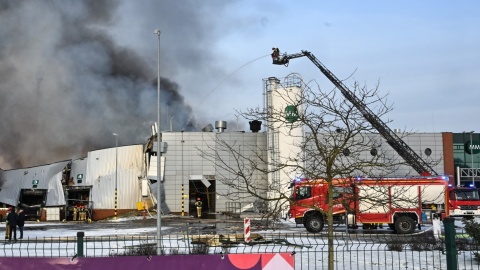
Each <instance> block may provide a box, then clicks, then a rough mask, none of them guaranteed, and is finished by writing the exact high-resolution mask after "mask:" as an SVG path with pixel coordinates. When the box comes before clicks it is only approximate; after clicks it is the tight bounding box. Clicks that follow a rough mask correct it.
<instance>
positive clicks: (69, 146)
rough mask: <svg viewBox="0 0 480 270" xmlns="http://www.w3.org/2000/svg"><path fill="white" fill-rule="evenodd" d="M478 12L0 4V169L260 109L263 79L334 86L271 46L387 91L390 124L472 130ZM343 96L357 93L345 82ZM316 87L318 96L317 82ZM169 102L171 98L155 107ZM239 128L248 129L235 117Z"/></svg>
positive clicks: (382, 5) (277, 4)
mask: <svg viewBox="0 0 480 270" xmlns="http://www.w3.org/2000/svg"><path fill="white" fill-rule="evenodd" d="M479 10H480V3H477V2H473V1H469V2H466V1H463V2H452V1H433V0H432V1H421V2H413V1H412V2H404V1H402V2H400V1H396V2H391V1H389V2H382V1H318V0H315V1H314V0H307V1H254V0H245V1H223V0H216V1H193V0H190V1H173V0H164V1H154V0H150V1H146V0H143V1H126V0H125V1H111V0H110V1H72V2H67V1H60V0H43V1H33V0H31V1H28V0H27V1H14V0H10V1H8V0H7V1H3V2H2V3H1V4H0V23H1V25H2V28H1V29H0V80H1V82H2V83H1V84H0V98H1V100H2V106H1V108H0V112H1V113H2V116H3V117H2V120H1V123H0V128H1V129H2V132H1V133H0V134H1V135H0V168H3V169H8V168H18V167H22V166H23V167H24V166H33V165H38V164H43V163H48V162H54V161H58V160H62V159H70V158H77V157H82V156H84V155H85V154H86V151H88V150H92V149H99V148H105V147H112V146H114V144H115V138H114V136H113V135H111V134H112V133H113V132H115V133H118V134H119V144H121V145H125V144H134V143H144V142H145V140H146V138H147V137H148V136H149V135H150V128H149V127H150V125H151V124H152V123H153V122H154V121H156V86H155V78H156V74H157V51H156V50H157V44H158V43H157V37H156V35H154V33H153V31H154V30H155V29H157V28H159V29H161V31H162V34H161V43H160V44H161V60H160V62H161V77H162V107H163V108H164V109H163V110H164V111H162V119H163V120H162V129H163V130H165V129H170V120H171V121H172V126H173V129H174V130H175V131H178V130H181V129H184V128H185V129H187V130H189V129H190V130H193V129H195V128H202V127H204V126H205V125H207V124H212V125H213V123H214V121H215V120H227V121H228V123H229V124H228V128H227V131H230V130H234V129H236V126H237V118H236V110H245V109H246V108H252V107H262V106H263V95H262V92H263V86H262V79H264V78H267V77H271V76H275V77H279V78H281V77H284V76H286V75H288V74H290V73H292V72H297V73H299V74H301V75H302V76H303V78H304V80H305V81H306V82H309V81H313V80H315V81H316V82H318V83H319V84H320V86H321V87H323V88H331V87H332V86H331V84H330V83H329V82H328V81H326V80H325V78H324V77H323V75H322V74H321V73H320V72H319V71H318V69H317V68H316V67H315V66H314V65H313V64H312V63H311V62H309V60H308V59H307V58H301V59H295V60H292V61H291V63H290V65H289V66H288V67H283V66H274V65H272V64H271V59H270V56H269V54H270V52H271V48H272V47H279V48H280V50H282V51H286V52H288V53H296V52H300V50H309V51H311V52H312V53H313V54H314V55H315V56H316V57H317V58H318V59H319V60H320V61H321V62H322V63H323V64H324V65H326V66H327V68H329V69H330V70H331V71H332V72H333V73H334V74H335V75H336V76H337V77H338V78H340V79H344V78H347V77H348V76H350V75H351V74H352V73H353V72H355V73H354V75H353V79H355V80H358V81H359V82H360V83H366V84H367V85H369V86H372V87H373V86H374V85H375V84H376V83H377V82H378V81H379V82H380V89H381V93H384V94H389V96H388V101H389V102H390V103H393V104H394V111H393V112H392V113H390V114H389V115H388V118H390V119H393V121H394V122H393V123H391V124H390V127H391V128H392V129H393V128H400V129H404V130H407V131H415V132H442V131H452V132H462V131H471V130H476V131H477V130H478V131H480V129H479V126H478V125H477V121H476V114H477V113H478V112H479V110H478V109H477V102H476V100H478V95H479V93H478V91H476V87H477V85H479V84H480V78H479V76H478V75H477V74H478V73H479V70H480V68H479V67H478V66H477V63H479V62H480V61H479V60H480V53H479V52H478V44H479V42H478V41H479V38H480V34H479V32H478V29H476V28H477V26H478V25H480V17H479V16H478V13H479ZM346 84H347V85H351V83H349V82H347V83H346ZM312 86H313V85H312ZM163 91H165V95H166V96H163V95H164V94H163ZM238 126H239V129H243V130H247V131H248V125H247V123H246V121H245V120H242V119H238Z"/></svg>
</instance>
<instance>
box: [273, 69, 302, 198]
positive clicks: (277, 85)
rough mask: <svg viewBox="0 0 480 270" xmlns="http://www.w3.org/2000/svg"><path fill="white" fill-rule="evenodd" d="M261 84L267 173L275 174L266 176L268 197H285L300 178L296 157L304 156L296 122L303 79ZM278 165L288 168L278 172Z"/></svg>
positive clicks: (293, 77) (290, 77) (276, 80)
mask: <svg viewBox="0 0 480 270" xmlns="http://www.w3.org/2000/svg"><path fill="white" fill-rule="evenodd" d="M264 83H265V84H264V85H265V87H264V91H265V110H266V112H267V124H266V127H267V143H268V161H269V171H275V172H274V173H270V174H269V175H268V183H269V190H270V194H269V196H270V198H274V197H276V196H278V195H279V194H280V193H283V194H285V195H287V196H288V195H289V192H290V191H289V189H288V187H289V185H290V183H291V181H292V180H293V179H294V178H295V177H298V176H301V174H302V172H299V171H297V170H295V169H294V166H303V163H302V164H299V162H303V158H299V157H301V156H303V152H302V145H303V143H304V126H303V125H301V124H299V122H298V121H295V120H297V119H296V117H295V114H296V113H297V112H298V111H300V112H301V111H302V107H301V105H299V103H300V102H299V101H300V99H301V96H302V91H303V88H302V86H303V84H302V79H301V78H300V77H299V76H298V75H295V74H293V75H290V76H289V77H287V78H286V79H285V80H284V81H283V82H282V83H281V82H280V80H279V79H277V78H275V77H270V78H268V79H264ZM278 164H288V165H290V167H287V168H286V169H283V170H277V168H278Z"/></svg>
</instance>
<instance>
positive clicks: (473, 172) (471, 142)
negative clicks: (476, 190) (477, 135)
mask: <svg viewBox="0 0 480 270" xmlns="http://www.w3.org/2000/svg"><path fill="white" fill-rule="evenodd" d="M473 132H475V131H473V130H472V131H470V156H471V157H472V184H473V187H475V170H474V169H473V140H472V134H473Z"/></svg>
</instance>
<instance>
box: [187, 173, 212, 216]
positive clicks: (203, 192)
mask: <svg viewBox="0 0 480 270" xmlns="http://www.w3.org/2000/svg"><path fill="white" fill-rule="evenodd" d="M206 181H208V183H210V185H209V187H207V186H205V184H204V182H206ZM197 198H200V200H201V201H202V218H209V219H210V218H215V205H216V191H215V180H203V182H202V180H190V181H189V208H188V209H189V215H190V216H194V217H197V208H196V207H195V201H196V200H197Z"/></svg>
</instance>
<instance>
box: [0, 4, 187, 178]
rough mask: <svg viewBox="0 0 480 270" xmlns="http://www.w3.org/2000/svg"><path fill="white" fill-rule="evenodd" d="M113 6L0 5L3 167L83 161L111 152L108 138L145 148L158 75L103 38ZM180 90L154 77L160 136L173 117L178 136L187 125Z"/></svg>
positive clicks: (153, 117) (144, 61)
mask: <svg viewBox="0 0 480 270" xmlns="http://www.w3.org/2000/svg"><path fill="white" fill-rule="evenodd" d="M120 4H121V2H119V1H107V0H102V1H97V0H90V1H87V0H85V1H62V0H43V1H33V0H32V1H17V0H9V1H5V0H4V1H1V2H0V25H1V27H0V100H1V105H0V113H1V116H2V118H1V121H0V167H1V168H3V169H10V168H20V167H28V166H35V165H40V164H46V163H50V162H55V161H58V160H64V159H70V158H79V157H83V156H86V153H87V152H88V151H89V150H95V149H102V148H106V147H113V146H114V145H115V137H114V136H113V135H112V133H117V134H119V136H118V142H119V145H129V144H137V143H145V142H146V139H147V138H148V137H149V136H150V130H151V129H150V126H151V125H152V124H153V123H154V122H155V121H156V115H157V102H156V100H157V87H156V71H157V69H156V66H154V65H152V63H153V62H154V61H153V60H152V59H145V58H144V57H142V56H141V55H140V53H139V52H138V51H135V50H133V49H130V48H127V47H122V46H119V45H117V44H116V42H115V41H114V39H113V38H112V37H111V36H110V35H109V32H108V31H107V30H106V29H107V28H111V27H112V26H114V25H115V23H116V21H117V20H118V17H117V16H119V15H118V14H117V11H118V7H119V6H120ZM178 6H180V5H178ZM168 12H169V11H167V10H162V11H161V12H160V13H163V14H167V13H168ZM137 16H142V14H137ZM158 16H161V15H158ZM133 17H135V16H133ZM152 29H153V27H152ZM152 36H153V34H152ZM152 38H153V37H152ZM183 46H184V45H183ZM152 81H153V83H152ZM181 91H182V89H181V87H180V86H179V84H178V83H176V82H174V81H172V80H171V79H169V78H161V99H162V104H161V108H162V109H161V112H162V115H163V116H165V118H166V120H165V121H163V120H162V123H161V129H162V130H168V129H170V122H169V119H170V118H172V117H173V118H172V119H174V120H175V122H176V123H181V124H179V125H177V126H175V129H177V130H178V129H180V128H182V129H183V128H184V126H183V125H184V124H185V123H187V122H188V123H189V124H188V125H187V126H186V130H189V129H190V130H191V129H193V127H194V126H195V119H194V118H193V117H192V108H191V107H190V106H189V105H188V104H187V101H186V100H185V98H184V97H183V96H182V94H181Z"/></svg>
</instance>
